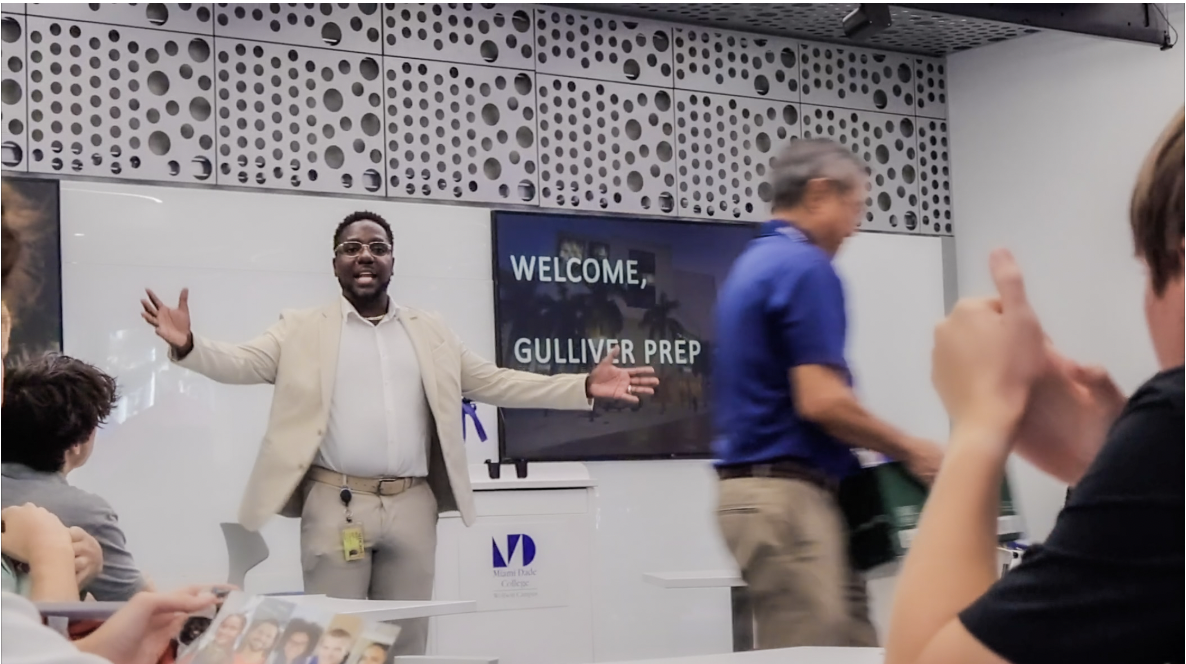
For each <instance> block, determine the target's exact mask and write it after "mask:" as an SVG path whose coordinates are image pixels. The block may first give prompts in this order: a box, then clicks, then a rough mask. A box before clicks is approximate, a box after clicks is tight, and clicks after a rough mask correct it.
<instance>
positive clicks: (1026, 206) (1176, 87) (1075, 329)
mask: <svg viewBox="0 0 1186 664" xmlns="http://www.w3.org/2000/svg"><path fill="white" fill-rule="evenodd" d="M1170 18H1171V21H1172V23H1173V24H1174V25H1175V26H1176V28H1177V30H1178V33H1179V34H1183V33H1184V32H1186V31H1184V29H1183V12H1182V5H1180V4H1178V5H1171V9H1170ZM1183 49H1186V45H1183V44H1179V45H1178V46H1177V47H1176V48H1174V49H1172V50H1170V51H1164V52H1163V51H1159V50H1158V49H1157V48H1156V47H1153V46H1145V45H1136V44H1129V43H1121V42H1114V41H1108V40H1104V39H1099V38H1091V37H1081V36H1075V35H1066V34H1057V33H1046V34H1038V35H1034V36H1031V37H1026V38H1023V39H1018V40H1013V41H1008V42H1005V43H1002V44H997V45H995V46H990V47H986V48H980V49H976V50H972V51H967V52H964V53H959V54H956V55H952V56H950V57H949V58H948V87H949V89H950V97H949V106H948V119H949V126H950V128H951V132H950V137H951V154H952V166H951V168H952V181H953V186H954V192H953V199H954V200H953V202H954V214H953V216H954V218H955V220H956V229H955V237H956V255H957V264H958V270H959V289H960V294H961V295H976V294H984V293H987V292H989V291H990V290H991V287H992V283H991V280H990V279H989V276H988V269H987V257H988V253H989V252H990V251H991V250H992V249H993V248H995V247H999V246H1004V247H1009V248H1010V249H1012V250H1013V252H1014V253H1015V254H1016V255H1017V257H1018V260H1019V261H1020V262H1021V265H1022V267H1023V269H1024V270H1025V274H1026V278H1027V288H1028V291H1029V294H1030V297H1031V299H1032V300H1033V302H1034V304H1035V306H1036V307H1037V309H1038V312H1039V313H1040V314H1041V316H1042V320H1043V323H1044V325H1045V327H1046V330H1047V332H1048V333H1049V334H1050V335H1051V336H1052V337H1053V338H1054V340H1055V341H1056V342H1057V343H1058V344H1059V345H1060V346H1061V347H1062V348H1063V349H1064V350H1065V351H1066V352H1067V353H1068V354H1070V355H1071V356H1073V357H1075V358H1076V359H1079V360H1081V361H1089V362H1097V363H1101V364H1103V365H1104V366H1106V367H1108V369H1110V370H1111V371H1112V373H1113V375H1114V376H1115V377H1116V379H1117V381H1118V382H1119V383H1120V384H1121V386H1122V387H1124V388H1125V389H1127V390H1132V389H1133V388H1135V387H1137V386H1138V385H1140V383H1141V382H1142V381H1144V380H1145V379H1146V378H1148V377H1149V376H1150V375H1151V374H1152V373H1153V372H1154V371H1155V369H1156V364H1155V361H1154V357H1153V353H1152V349H1151V347H1150V345H1149V342H1148V337H1147V334H1146V329H1145V323H1144V317H1143V313H1142V309H1141V294H1142V287H1143V286H1142V284H1143V276H1142V271H1141V267H1140V265H1139V264H1138V263H1137V261H1136V260H1134V259H1133V257H1132V240H1131V236H1130V234H1129V230H1128V222H1127V220H1128V216H1127V215H1128V200H1129V195H1130V193H1131V190H1132V184H1133V181H1134V179H1135V177H1136V173H1137V169H1138V167H1139V165H1140V163H1141V160H1142V159H1143V157H1144V155H1145V153H1146V151H1147V150H1148V149H1149V147H1150V146H1151V145H1152V143H1153V141H1154V140H1155V138H1156V137H1157V135H1158V134H1159V133H1160V132H1161V130H1162V128H1163V127H1164V126H1165V124H1166V123H1167V122H1168V121H1169V119H1170V117H1171V116H1172V115H1173V114H1174V112H1175V111H1177V110H1178V108H1179V107H1181V106H1182V102H1183V96H1184V89H1183V78H1184V77H1186V71H1184V67H1183ZM1011 472H1012V476H1013V480H1014V488H1015V490H1016V493H1017V495H1018V498H1019V500H1020V503H1021V508H1022V510H1023V515H1024V516H1025V518H1026V523H1027V526H1028V528H1029V532H1030V534H1031V536H1033V537H1036V538H1043V537H1045V535H1046V534H1047V533H1049V530H1050V528H1051V526H1052V525H1053V523H1054V518H1055V516H1056V514H1057V512H1058V510H1059V509H1060V508H1061V506H1062V503H1063V499H1064V495H1065V493H1064V492H1065V487H1064V486H1062V485H1060V484H1059V483H1057V482H1055V481H1053V480H1051V479H1049V478H1047V477H1045V476H1043V475H1041V474H1039V473H1038V472H1037V471H1036V470H1034V469H1033V468H1032V467H1031V466H1029V465H1028V464H1026V463H1024V462H1021V461H1015V462H1014V465H1013V467H1012V469H1011Z"/></svg>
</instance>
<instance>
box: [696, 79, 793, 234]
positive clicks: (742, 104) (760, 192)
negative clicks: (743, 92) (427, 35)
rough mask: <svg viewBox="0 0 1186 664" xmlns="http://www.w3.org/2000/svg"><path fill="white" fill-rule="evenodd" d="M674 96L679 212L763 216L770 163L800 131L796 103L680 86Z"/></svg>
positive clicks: (748, 218)
mask: <svg viewBox="0 0 1186 664" xmlns="http://www.w3.org/2000/svg"><path fill="white" fill-rule="evenodd" d="M675 99H676V102H675V109H676V117H677V120H676V156H677V163H678V164H679V212H680V215H682V216H685V217H705V218H710V219H738V220H741V221H762V220H764V219H765V218H766V213H767V212H768V211H769V210H770V201H771V199H772V196H771V189H770V184H769V182H768V180H769V177H770V167H771V166H772V165H773V164H774V159H775V157H776V156H777V154H778V150H779V149H780V148H781V147H782V146H783V145H785V144H786V142H787V141H789V140H791V139H792V138H798V137H799V136H800V133H801V131H800V129H801V128H800V122H799V105H798V104H793V103H787V102H772V101H766V100H764V99H750V98H746V97H728V96H725V95H710V94H705V93H701V92H687V91H684V90H676V92H675Z"/></svg>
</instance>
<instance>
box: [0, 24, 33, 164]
mask: <svg viewBox="0 0 1186 664" xmlns="http://www.w3.org/2000/svg"><path fill="white" fill-rule="evenodd" d="M5 7H8V5H5ZM0 37H2V38H3V42H4V69H3V70H0V71H2V72H3V74H2V76H0V91H2V92H0V102H2V103H3V108H4V127H3V128H4V139H3V143H2V144H0V164H3V166H4V168H5V169H6V170H17V171H24V170H28V168H29V163H28V160H27V159H26V156H27V155H28V154H29V142H28V139H29V135H28V131H27V128H26V126H25V122H26V118H28V113H27V112H26V105H27V100H28V83H27V81H28V77H27V76H26V74H25V69H26V67H27V66H28V62H29V60H28V58H27V57H26V53H25V43H26V42H25V17H24V16H23V15H20V14H4V15H3V16H2V17H0Z"/></svg>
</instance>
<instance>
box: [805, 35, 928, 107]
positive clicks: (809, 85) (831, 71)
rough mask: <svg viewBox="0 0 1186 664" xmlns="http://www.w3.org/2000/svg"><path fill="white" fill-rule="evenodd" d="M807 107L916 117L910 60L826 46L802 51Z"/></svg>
mask: <svg viewBox="0 0 1186 664" xmlns="http://www.w3.org/2000/svg"><path fill="white" fill-rule="evenodd" d="M799 61H800V67H801V71H802V86H803V87H802V89H803V96H802V97H801V99H802V101H803V103H805V104H818V105H821V106H839V107H842V108H856V109H861V110H868V111H884V112H887V113H902V114H905V115H910V114H913V113H914V83H913V79H914V69H913V62H912V59H911V58H910V56H907V55H901V54H898V53H879V52H877V51H869V50H867V49H856V48H849V47H845V46H828V45H825V44H804V45H803V47H802V48H801V49H800V50H799Z"/></svg>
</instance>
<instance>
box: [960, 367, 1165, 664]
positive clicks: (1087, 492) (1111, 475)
mask: <svg viewBox="0 0 1186 664" xmlns="http://www.w3.org/2000/svg"><path fill="white" fill-rule="evenodd" d="M1184 462H1186V455H1184V454H1183V373H1182V368H1181V367H1179V368H1177V369H1172V370H1169V371H1166V372H1163V373H1161V374H1158V375H1157V376H1155V377H1154V378H1153V379H1151V380H1150V381H1149V382H1148V383H1146V384H1145V385H1144V386H1143V387H1142V388H1141V389H1140V390H1138V391H1137V393H1136V394H1134V395H1133V396H1132V398H1131V399H1130V400H1129V402H1128V404H1127V406H1126V407H1125V409H1124V412H1123V413H1122V414H1121V416H1120V418H1119V419H1118V420H1117V421H1116V424H1115V425H1114V426H1113V427H1112V430H1111V431H1110V432H1109V434H1108V439H1107V442H1105V444H1104V447H1103V449H1102V450H1100V454H1099V456H1098V457H1097V458H1096V460H1095V462H1094V463H1093V464H1092V466H1091V468H1090V469H1089V470H1088V472H1087V474H1086V475H1085V476H1084V478H1083V480H1082V481H1081V482H1080V483H1079V484H1078V485H1077V486H1076V487H1075V491H1074V493H1073V494H1072V495H1071V497H1070V501H1069V503H1068V504H1067V506H1066V507H1065V508H1064V509H1063V511H1062V512H1061V513H1060V514H1059V516H1058V520H1057V522H1056V523H1055V526H1054V530H1053V531H1052V532H1051V534H1050V537H1049V538H1048V539H1047V540H1046V542H1045V544H1043V545H1036V546H1034V547H1032V548H1031V549H1030V550H1029V551H1028V552H1027V554H1026V556H1025V558H1024V559H1023V560H1022V563H1021V564H1020V565H1019V566H1018V567H1017V568H1015V569H1013V570H1012V571H1010V572H1008V573H1006V574H1005V575H1004V577H1002V578H1001V580H1000V581H998V582H997V583H996V584H995V585H993V587H992V588H991V589H990V590H989V591H988V593H986V594H985V595H984V596H983V597H981V598H980V599H978V600H977V601H976V602H975V603H973V604H972V605H971V606H970V607H968V608H967V609H965V610H964V612H963V613H961V614H960V620H961V622H963V625H964V627H965V628H966V629H967V630H968V631H969V632H970V633H971V634H972V635H973V636H974V637H976V639H977V640H979V641H980V642H981V643H983V644H984V645H985V646H987V647H988V648H989V649H990V650H992V651H993V652H995V653H996V654H997V655H999V656H1000V657H1003V658H1004V659H1006V660H1009V661H1010V662H1012V663H1013V664H1029V663H1031V662H1033V663H1034V664H1038V663H1041V664H1048V663H1050V662H1075V663H1076V664H1091V663H1093V662H1101V663H1103V662H1107V663H1109V664H1111V663H1115V662H1125V663H1128V664H1133V663H1140V662H1149V663H1150V664H1167V663H1170V662H1182V661H1183V650H1182V625H1183V623H1184V622H1186V612H1184V611H1183V605H1184V602H1183V590H1182V589H1183V585H1184V581H1186V574H1184V569H1186V558H1184V557H1183V550H1184V544H1183V521H1184V518H1186V509H1184V494H1186V489H1184V484H1186V483H1184V482H1183V465H1184Z"/></svg>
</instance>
